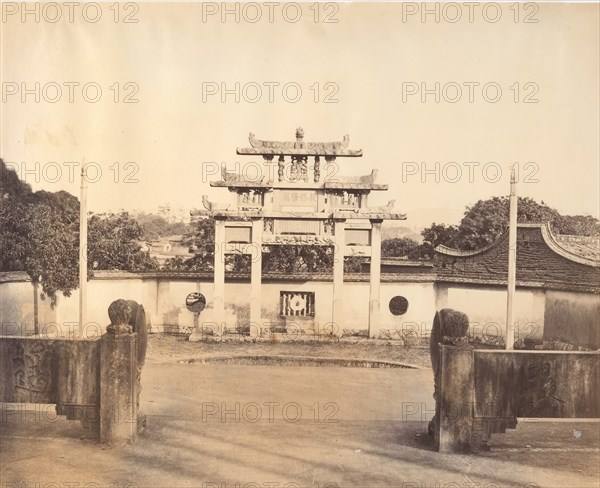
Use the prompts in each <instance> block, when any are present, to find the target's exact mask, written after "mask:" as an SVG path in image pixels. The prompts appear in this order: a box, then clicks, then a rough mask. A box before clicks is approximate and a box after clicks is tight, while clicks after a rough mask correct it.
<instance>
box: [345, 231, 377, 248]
mask: <svg viewBox="0 0 600 488" xmlns="http://www.w3.org/2000/svg"><path fill="white" fill-rule="evenodd" d="M346 245H347V246H370V245H371V230H370V229H346Z"/></svg>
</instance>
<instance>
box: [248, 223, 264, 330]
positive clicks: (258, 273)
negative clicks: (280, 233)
mask: <svg viewBox="0 0 600 488" xmlns="http://www.w3.org/2000/svg"><path fill="white" fill-rule="evenodd" d="M263 226H264V222H263V219H256V220H253V221H252V254H251V255H250V257H251V259H252V264H251V273H250V336H251V337H256V336H258V334H259V331H260V327H261V317H262V296H261V291H262V233H263Z"/></svg>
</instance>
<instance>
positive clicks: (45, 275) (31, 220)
mask: <svg viewBox="0 0 600 488" xmlns="http://www.w3.org/2000/svg"><path fill="white" fill-rule="evenodd" d="M13 195H14V194H13ZM19 197H21V198H23V197H25V198H24V201H20V200H19V198H14V197H13V196H10V197H6V198H3V199H2V206H1V207H0V228H1V229H2V233H1V237H0V248H1V253H0V254H1V258H0V259H1V261H0V263H1V264H0V270H2V271H26V272H27V274H29V276H30V277H31V279H32V281H33V283H34V284H35V285H37V284H39V283H41V285H42V291H43V296H44V295H47V296H48V297H50V300H51V304H52V305H54V304H56V294H57V292H58V291H62V292H63V294H64V295H65V296H69V295H70V294H71V291H72V290H73V289H75V288H77V285H78V274H79V273H78V250H79V249H78V248H79V242H78V224H77V217H76V216H77V215H78V212H79V210H78V207H79V202H78V201H77V199H76V198H75V197H73V196H72V195H69V194H68V193H66V192H59V193H57V194H47V193H46V192H38V193H36V194H20V195H19ZM69 197H70V198H69ZM73 199H74V200H73Z"/></svg>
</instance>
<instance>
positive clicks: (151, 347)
mask: <svg viewBox="0 0 600 488" xmlns="http://www.w3.org/2000/svg"><path fill="white" fill-rule="evenodd" d="M415 342H416V343H414V344H412V345H402V344H401V343H399V342H398V341H392V340H390V341H385V340H374V339H363V338H344V339H341V340H336V339H327V338H322V339H320V340H305V339H302V340H301V339H296V338H294V337H293V336H292V337H291V338H289V339H287V340H284V339H280V340H277V341H267V340H261V341H252V340H250V339H249V338H230V339H226V340H223V341H217V340H210V341H202V342H189V341H188V340H187V337H185V336H182V335H179V336H176V335H166V334H150V335H149V336H148V362H151V363H156V364H162V363H170V362H174V361H186V360H190V359H200V358H203V357H222V358H224V357H235V356H288V357H289V356H299V357H314V358H339V359H351V360H361V359H362V360H370V361H389V362H391V363H406V364H411V365H415V366H418V367H423V368H430V367H431V360H430V359H429V346H428V345H427V344H425V343H423V341H415Z"/></svg>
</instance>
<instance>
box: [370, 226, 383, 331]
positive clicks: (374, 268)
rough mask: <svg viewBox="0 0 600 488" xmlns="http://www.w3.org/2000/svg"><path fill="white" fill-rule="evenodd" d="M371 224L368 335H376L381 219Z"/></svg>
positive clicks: (377, 325)
mask: <svg viewBox="0 0 600 488" xmlns="http://www.w3.org/2000/svg"><path fill="white" fill-rule="evenodd" d="M371 226H372V228H371V264H370V266H369V268H370V270H371V276H370V282H371V283H370V285H371V286H370V288H369V337H377V334H379V293H380V288H381V220H372V221H371Z"/></svg>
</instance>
